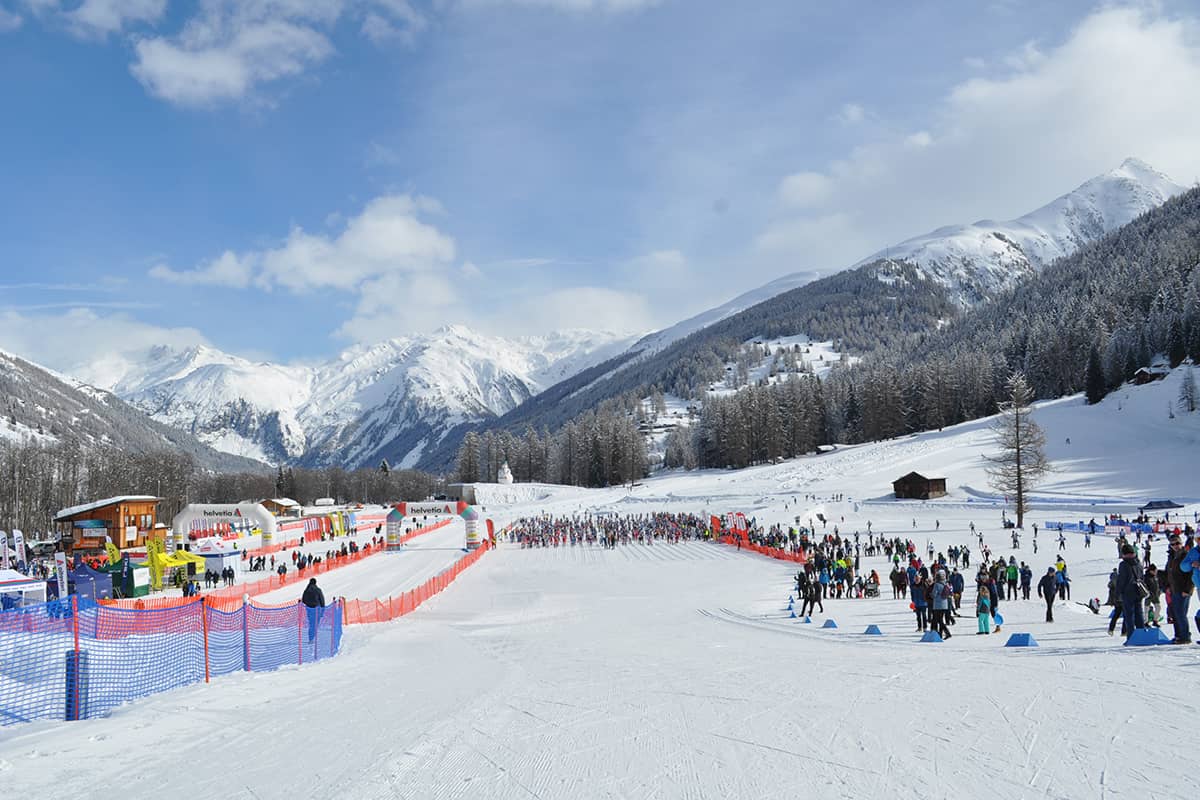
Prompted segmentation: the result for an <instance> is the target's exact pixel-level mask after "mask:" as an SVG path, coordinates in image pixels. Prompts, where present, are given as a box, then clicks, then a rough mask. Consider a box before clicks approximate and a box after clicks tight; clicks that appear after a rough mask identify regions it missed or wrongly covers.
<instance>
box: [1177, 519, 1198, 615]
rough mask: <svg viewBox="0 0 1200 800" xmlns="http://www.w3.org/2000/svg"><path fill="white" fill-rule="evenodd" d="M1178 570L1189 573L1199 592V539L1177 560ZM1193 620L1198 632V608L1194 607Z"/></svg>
mask: <svg viewBox="0 0 1200 800" xmlns="http://www.w3.org/2000/svg"><path fill="white" fill-rule="evenodd" d="M1179 570H1180V572H1189V573H1191V575H1192V584H1193V585H1195V587H1196V589H1197V591H1198V592H1200V541H1197V542H1196V544H1194V545H1193V546H1192V548H1191V549H1190V550H1188V552H1187V555H1185V556H1184V557H1183V559H1182V560H1181V561H1180V562H1179ZM1195 620H1196V630H1197V631H1198V632H1200V608H1197V609H1196V617H1195ZM1183 625H1184V627H1186V626H1187V623H1186V622H1184V623H1183Z"/></svg>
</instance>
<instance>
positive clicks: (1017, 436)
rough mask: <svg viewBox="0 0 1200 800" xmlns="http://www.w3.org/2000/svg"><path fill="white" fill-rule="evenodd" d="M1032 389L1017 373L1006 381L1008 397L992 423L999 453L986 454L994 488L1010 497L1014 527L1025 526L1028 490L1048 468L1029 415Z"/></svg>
mask: <svg viewBox="0 0 1200 800" xmlns="http://www.w3.org/2000/svg"><path fill="white" fill-rule="evenodd" d="M1032 402H1033V390H1031V389H1030V388H1029V383H1028V381H1026V380H1025V376H1024V375H1023V374H1022V373H1020V372H1016V373H1014V374H1013V376H1012V377H1011V378H1010V379H1009V381H1008V399H1007V400H1005V401H1004V402H1003V403H1001V404H1000V415H999V416H998V417H997V418H996V421H995V422H994V423H993V425H992V432H993V433H994V434H995V437H996V444H997V445H998V446H999V448H1000V452H999V454H997V455H995V456H985V457H984V458H985V460H986V461H987V462H988V464H989V467H988V476H989V477H990V479H991V484H992V486H993V488H995V489H997V490H998V491H1001V492H1003V493H1004V494H1005V495H1007V496H1010V497H1012V498H1013V500H1014V502H1015V504H1016V511H1017V527H1018V528H1020V527H1024V524H1025V508H1026V505H1027V498H1028V496H1029V490H1030V489H1031V488H1032V487H1033V485H1034V484H1036V483H1037V481H1038V480H1039V479H1040V478H1042V477H1043V476H1044V475H1045V474H1046V473H1047V472H1049V471H1050V463H1049V462H1048V461H1047V460H1046V436H1045V434H1044V433H1042V429H1041V428H1040V427H1039V426H1038V424H1037V423H1036V422H1034V421H1033V418H1032V416H1031V415H1032V411H1033V408H1032Z"/></svg>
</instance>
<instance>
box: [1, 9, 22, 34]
mask: <svg viewBox="0 0 1200 800" xmlns="http://www.w3.org/2000/svg"><path fill="white" fill-rule="evenodd" d="M24 21H25V20H23V19H22V18H21V15H20V14H17V13H16V12H13V11H9V10H7V9H4V8H0V33H8V32H9V31H15V30H16V29H17V28H19V27H21V25H22V23H24Z"/></svg>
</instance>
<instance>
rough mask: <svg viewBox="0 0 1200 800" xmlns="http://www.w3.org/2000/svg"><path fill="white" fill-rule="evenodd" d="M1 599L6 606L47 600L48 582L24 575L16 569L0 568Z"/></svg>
mask: <svg viewBox="0 0 1200 800" xmlns="http://www.w3.org/2000/svg"><path fill="white" fill-rule="evenodd" d="M0 600H2V601H3V606H4V608H10V607H11V606H15V605H28V604H30V603H44V602H46V582H45V581H40V580H36V579H34V578H30V577H29V576H28V575H22V574H21V573H19V572H17V571H16V570H15V569H0Z"/></svg>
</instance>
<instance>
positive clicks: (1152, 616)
mask: <svg viewBox="0 0 1200 800" xmlns="http://www.w3.org/2000/svg"><path fill="white" fill-rule="evenodd" d="M1117 551H1118V553H1119V554H1120V559H1121V560H1120V563H1119V564H1118V565H1117V568H1116V569H1114V570H1113V571H1112V573H1111V574H1110V575H1109V579H1108V600H1107V602H1106V605H1108V606H1111V607H1112V609H1113V611H1112V615H1111V618H1110V619H1109V623H1108V633H1109V635H1110V636H1111V635H1113V633H1114V632H1115V630H1116V625H1117V621H1118V620H1120V622H1121V633H1122V634H1124V635H1125V636H1126V637H1128V636H1130V635H1132V633H1133V631H1134V630H1136V629H1138V628H1145V627H1154V628H1161V627H1162V623H1163V622H1164V621H1165V622H1166V623H1167V624H1168V625H1171V626H1172V628H1173V630H1174V634H1175V635H1174V637H1173V638H1172V640H1171V643H1172V644H1190V643H1191V642H1192V630H1191V627H1190V624H1189V622H1188V607H1189V605H1190V603H1191V598H1192V593H1193V591H1196V592H1197V594H1198V595H1200V541H1198V540H1197V537H1196V532H1195V531H1194V530H1193V529H1192V527H1191V526H1190V525H1187V526H1185V527H1184V528H1183V529H1181V530H1177V531H1174V532H1172V533H1169V534H1168V535H1167V562H1166V564H1165V565H1164V566H1163V568H1162V569H1159V567H1158V565H1157V564H1155V563H1154V562H1153V561H1151V560H1150V549H1149V543H1147V544H1145V545H1144V547H1143V559H1142V561H1141V562H1139V560H1138V552H1137V548H1136V546H1135V545H1134V544H1132V543H1130V542H1128V541H1127V540H1125V539H1124V538H1121V539H1118V541H1117ZM1164 601H1165V602H1164ZM1164 609H1165V612H1166V613H1165V614H1164ZM1194 621H1195V625H1196V630H1197V631H1198V632H1200V608H1198V609H1197V613H1196V616H1195V618H1194Z"/></svg>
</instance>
